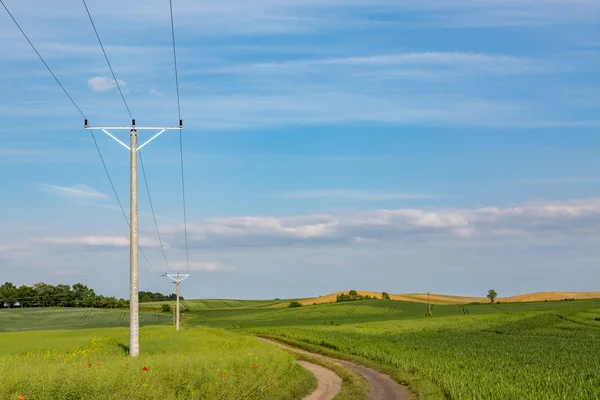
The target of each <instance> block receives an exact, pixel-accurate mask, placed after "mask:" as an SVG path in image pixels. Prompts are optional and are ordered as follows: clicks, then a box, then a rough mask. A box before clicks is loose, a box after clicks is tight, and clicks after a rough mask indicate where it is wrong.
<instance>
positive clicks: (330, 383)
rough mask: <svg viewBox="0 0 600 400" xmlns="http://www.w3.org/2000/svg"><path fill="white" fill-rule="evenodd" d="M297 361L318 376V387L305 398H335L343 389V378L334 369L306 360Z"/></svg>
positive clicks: (319, 399) (323, 399) (317, 399)
mask: <svg viewBox="0 0 600 400" xmlns="http://www.w3.org/2000/svg"><path fill="white" fill-rule="evenodd" d="M297 363H298V364H300V366H302V367H303V368H305V369H307V370H308V371H310V372H311V373H312V374H313V375H314V376H315V378H317V389H316V390H315V391H314V392H312V393H311V394H310V395H308V396H307V397H305V398H304V400H333V398H334V397H335V396H337V394H338V393H339V392H340V390H342V378H340V377H339V376H337V375H336V374H335V373H334V372H333V371H332V370H330V369H327V368H324V367H321V366H320V365H316V364H311V363H309V362H306V361H301V360H298V361H297Z"/></svg>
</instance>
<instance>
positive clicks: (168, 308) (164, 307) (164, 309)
mask: <svg viewBox="0 0 600 400" xmlns="http://www.w3.org/2000/svg"><path fill="white" fill-rule="evenodd" d="M160 309H161V311H162V312H168V313H170V312H171V305H169V304H163V305H161V306H160Z"/></svg>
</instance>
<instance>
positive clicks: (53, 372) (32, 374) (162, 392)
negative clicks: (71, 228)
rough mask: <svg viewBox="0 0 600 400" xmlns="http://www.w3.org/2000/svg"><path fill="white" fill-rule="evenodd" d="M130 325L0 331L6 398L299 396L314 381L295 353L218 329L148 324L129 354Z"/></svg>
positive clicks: (0, 385) (1, 388) (0, 378)
mask: <svg viewBox="0 0 600 400" xmlns="http://www.w3.org/2000/svg"><path fill="white" fill-rule="evenodd" d="M126 343H128V330H127V329H123V328H110V329H89V330H77V331H58V330H55V331H34V332H18V333H1V334H0V371H2V373H1V374H0V399H17V396H23V397H24V398H25V399H28V400H29V399H31V400H34V399H35V400H37V399H39V400H42V399H47V400H56V399H86V400H88V399H92V400H95V399H97V400H101V399H102V400H105V399H109V400H112V399H115V400H116V399H119V400H121V399H161V400H162V399H167V400H169V399H173V400H174V399H232V400H233V399H235V400H239V399H265V398H269V399H282V400H284V399H285V400H287V399H299V398H302V397H303V396H304V395H305V394H306V393H309V392H310V391H311V390H312V389H313V387H314V386H315V384H316V383H315V380H314V377H313V376H312V375H310V374H309V373H308V372H306V371H305V370H304V369H302V368H300V367H299V366H297V365H296V363H295V359H294V357H293V356H291V355H290V354H288V353H285V352H284V351H282V350H280V349H279V348H276V347H274V346H272V345H269V344H266V343H262V342H260V341H259V340H257V339H255V338H250V337H244V336H240V335H236V334H233V333H228V332H225V331H222V330H218V329H211V328H196V329H186V330H183V331H180V332H179V333H176V332H174V330H173V328H172V327H160V326H155V327H145V328H142V329H141V335H140V347H141V354H142V355H141V356H140V357H139V358H136V359H131V358H129V357H127V356H126V349H125V344H126Z"/></svg>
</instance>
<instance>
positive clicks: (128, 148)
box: [102, 129, 131, 151]
mask: <svg viewBox="0 0 600 400" xmlns="http://www.w3.org/2000/svg"><path fill="white" fill-rule="evenodd" d="M102 132H104V133H106V134H107V135H108V136H110V137H111V138H113V139H115V140H116V141H117V143H119V144H120V145H121V146H123V147H125V148H126V149H127V150H129V151H131V147H129V146H127V145H126V144H125V143H123V142H121V141H120V140H119V139H117V138H116V137H114V136H113V135H112V134H111V133H110V132H109V131H107V130H106V129H102Z"/></svg>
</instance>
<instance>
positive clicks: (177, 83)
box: [169, 0, 190, 274]
mask: <svg viewBox="0 0 600 400" xmlns="http://www.w3.org/2000/svg"><path fill="white" fill-rule="evenodd" d="M169 10H170V12H171V38H172V39H173V64H174V66H175V87H176V89H177V113H178V115H179V121H181V100H180V96H179V73H178V71H177V50H176V46H175V22H174V21H173V0H169ZM179 151H180V154H181V191H182V197H183V224H184V230H185V261H186V266H187V270H188V274H189V273H190V255H189V246H188V230H187V207H186V201H185V174H184V163H183V132H182V129H179Z"/></svg>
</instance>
